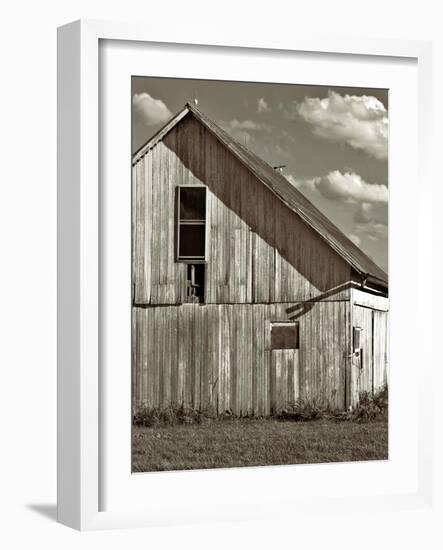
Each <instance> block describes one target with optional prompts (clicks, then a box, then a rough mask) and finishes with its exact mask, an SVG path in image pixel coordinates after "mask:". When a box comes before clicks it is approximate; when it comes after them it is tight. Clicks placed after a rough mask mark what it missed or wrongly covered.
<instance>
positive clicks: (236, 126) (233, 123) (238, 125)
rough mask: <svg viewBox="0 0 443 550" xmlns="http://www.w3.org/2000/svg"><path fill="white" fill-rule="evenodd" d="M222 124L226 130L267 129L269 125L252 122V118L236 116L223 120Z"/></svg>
mask: <svg viewBox="0 0 443 550" xmlns="http://www.w3.org/2000/svg"><path fill="white" fill-rule="evenodd" d="M223 125H224V126H225V127H226V128H227V129H228V130H253V131H260V130H266V131H268V130H269V126H268V125H267V124H259V123H258V122H254V121H253V120H237V119H236V118H234V119H233V120H230V121H229V122H225V123H224V124H223Z"/></svg>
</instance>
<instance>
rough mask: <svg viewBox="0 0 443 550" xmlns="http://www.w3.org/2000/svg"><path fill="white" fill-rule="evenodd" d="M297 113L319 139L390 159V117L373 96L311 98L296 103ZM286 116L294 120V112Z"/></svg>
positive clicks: (333, 95)
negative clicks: (343, 144)
mask: <svg viewBox="0 0 443 550" xmlns="http://www.w3.org/2000/svg"><path fill="white" fill-rule="evenodd" d="M295 112H296V114H297V115H298V116H299V117H301V118H302V119H303V120H304V121H306V122H307V123H308V124H310V125H311V126H312V127H313V133H314V135H316V136H318V137H321V138H324V139H329V140H332V141H337V142H341V143H346V144H347V145H349V146H350V147H352V148H354V149H358V150H362V151H365V152H366V153H368V154H369V155H372V156H373V157H375V158H376V159H379V160H385V159H387V157H388V113H387V110H386V108H385V107H384V105H383V104H382V103H381V102H380V101H379V100H378V99H377V98H375V97H373V96H366V95H363V96H355V95H348V94H346V95H344V96H342V95H340V94H337V93H336V92H331V91H330V92H329V93H328V97H326V98H323V99H320V98H318V97H307V98H305V99H304V100H303V101H302V102H300V103H295ZM285 113H286V116H287V117H288V118H294V112H293V111H292V110H289V111H288V110H286V111H285Z"/></svg>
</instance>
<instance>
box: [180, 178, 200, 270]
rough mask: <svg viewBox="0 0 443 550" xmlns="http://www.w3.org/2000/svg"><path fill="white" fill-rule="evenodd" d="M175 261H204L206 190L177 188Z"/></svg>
mask: <svg viewBox="0 0 443 550" xmlns="http://www.w3.org/2000/svg"><path fill="white" fill-rule="evenodd" d="M177 233H178V236H177V237H178V238H177V259H178V260H179V261H189V262H192V261H193V260H198V261H205V259H206V188H205V187H191V186H189V187H188V186H184V187H179V188H178V220H177Z"/></svg>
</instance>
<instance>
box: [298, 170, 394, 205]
mask: <svg viewBox="0 0 443 550" xmlns="http://www.w3.org/2000/svg"><path fill="white" fill-rule="evenodd" d="M288 179H290V181H292V183H294V184H295V185H296V187H305V188H306V187H307V188H311V190H314V189H315V190H316V191H318V192H319V193H320V194H321V195H323V196H324V197H325V198H327V199H330V200H345V201H347V202H353V203H357V202H363V203H387V202H388V188H387V187H386V185H381V184H378V183H368V182H366V181H365V180H364V179H363V178H362V177H361V176H360V175H359V174H356V173H354V172H345V173H342V172H340V171H339V170H334V171H333V172H329V174H327V175H326V176H319V177H316V178H312V179H309V180H303V181H296V180H295V179H294V178H292V177H291V176H290V177H289V178H288Z"/></svg>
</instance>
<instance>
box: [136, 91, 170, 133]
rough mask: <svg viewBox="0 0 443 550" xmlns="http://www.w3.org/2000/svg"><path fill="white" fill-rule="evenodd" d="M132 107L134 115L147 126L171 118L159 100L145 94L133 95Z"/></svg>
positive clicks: (168, 111)
mask: <svg viewBox="0 0 443 550" xmlns="http://www.w3.org/2000/svg"><path fill="white" fill-rule="evenodd" d="M132 105H133V107H134V113H135V115H136V116H137V117H138V118H139V120H140V121H141V122H143V123H144V124H146V125H147V126H153V125H155V124H161V123H164V122H166V121H167V120H169V119H170V118H171V116H172V113H171V111H170V110H169V109H168V107H167V106H166V105H165V103H163V101H162V100H161V99H155V98H153V97H152V96H150V95H149V94H148V93H146V92H142V93H141V94H134V96H133V98H132Z"/></svg>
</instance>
